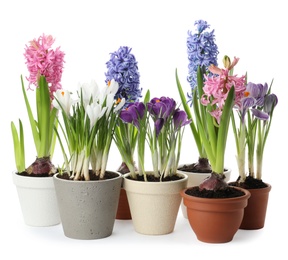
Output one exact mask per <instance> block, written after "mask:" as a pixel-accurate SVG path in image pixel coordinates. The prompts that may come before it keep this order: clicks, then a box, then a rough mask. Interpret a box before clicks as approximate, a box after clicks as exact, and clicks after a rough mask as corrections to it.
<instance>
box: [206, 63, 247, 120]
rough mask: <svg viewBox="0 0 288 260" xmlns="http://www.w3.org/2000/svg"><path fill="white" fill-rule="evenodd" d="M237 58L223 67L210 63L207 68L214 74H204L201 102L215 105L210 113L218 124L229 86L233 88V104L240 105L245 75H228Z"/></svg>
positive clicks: (244, 88)
mask: <svg viewBox="0 0 288 260" xmlns="http://www.w3.org/2000/svg"><path fill="white" fill-rule="evenodd" d="M238 60H239V58H234V60H233V62H232V64H230V62H229V63H227V65H226V66H225V67H226V68H225V69H220V68H218V67H216V66H214V65H211V66H210V67H209V70H210V71H211V72H212V73H213V74H216V75H213V76H212V77H209V76H205V85H204V87H203V91H204V94H203V95H202V97H201V103H202V104H203V105H205V106H207V105H208V104H210V105H212V106H213V105H215V107H214V109H213V110H212V111H211V112H210V114H211V115H212V116H213V117H214V118H215V119H216V120H217V123H218V124H220V119H221V115H222V110H223V106H224V104H225V100H226V98H227V96H228V92H229V90H230V89H231V87H232V86H234V89H235V100H234V104H235V105H240V103H241V99H242V98H243V96H244V92H245V90H246V87H245V76H241V77H237V75H230V71H231V70H232V69H233V67H234V66H235V65H236V64H237V62H238Z"/></svg>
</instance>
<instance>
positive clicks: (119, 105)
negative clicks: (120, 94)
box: [114, 98, 126, 112]
mask: <svg viewBox="0 0 288 260" xmlns="http://www.w3.org/2000/svg"><path fill="white" fill-rule="evenodd" d="M125 102H126V100H125V98H122V99H121V101H120V102H119V103H118V105H117V106H116V107H115V108H114V112H117V111H119V110H120V109H121V108H122V107H123V106H124V105H125Z"/></svg>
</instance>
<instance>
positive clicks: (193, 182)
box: [178, 165, 231, 218]
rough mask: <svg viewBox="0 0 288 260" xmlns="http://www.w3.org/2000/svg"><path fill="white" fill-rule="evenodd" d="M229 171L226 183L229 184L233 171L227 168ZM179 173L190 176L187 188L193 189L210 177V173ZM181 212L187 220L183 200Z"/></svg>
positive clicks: (226, 174) (226, 173)
mask: <svg viewBox="0 0 288 260" xmlns="http://www.w3.org/2000/svg"><path fill="white" fill-rule="evenodd" d="M182 166H183V165H180V166H179V167H178V168H181V167H182ZM226 169H227V171H225V176H226V178H225V181H226V182H228V181H229V180H230V177H231V169H230V168H226ZM178 172H179V173H185V174H187V175H188V183H187V187H193V186H198V185H199V184H200V183H201V182H202V181H204V180H205V179H206V178H208V177H209V176H210V173H198V172H186V171H180V170H178ZM181 211H182V214H183V216H184V217H185V218H187V209H186V206H185V205H184V203H183V200H182V202H181Z"/></svg>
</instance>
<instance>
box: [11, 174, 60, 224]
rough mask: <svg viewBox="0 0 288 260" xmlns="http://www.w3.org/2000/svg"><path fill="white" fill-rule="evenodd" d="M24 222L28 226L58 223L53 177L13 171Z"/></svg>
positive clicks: (58, 215)
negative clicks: (20, 173)
mask: <svg viewBox="0 0 288 260" xmlns="http://www.w3.org/2000/svg"><path fill="white" fill-rule="evenodd" d="M12 177H13V183H14V184H15V186H16V189H17V193H18V198H19V202H20V206H21V210H22V215H23V218H24V222H25V223H26V224H27V225H28V226H34V227H46V226H53V225H57V224H59V223H60V214H59V210H58V204H57V199H56V193H55V188H54V183H53V177H29V176H21V175H19V174H17V172H13V174H12Z"/></svg>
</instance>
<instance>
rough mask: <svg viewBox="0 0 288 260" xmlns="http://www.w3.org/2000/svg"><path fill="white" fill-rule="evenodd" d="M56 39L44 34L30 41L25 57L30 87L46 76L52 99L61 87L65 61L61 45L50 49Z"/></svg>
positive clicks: (36, 84)
mask: <svg viewBox="0 0 288 260" xmlns="http://www.w3.org/2000/svg"><path fill="white" fill-rule="evenodd" d="M54 41H55V39H53V37H52V36H51V35H44V34H43V35H42V36H40V37H39V38H38V40H36V39H34V40H33V41H30V46H27V45H26V48H25V53H24V57H25V58H26V64H27V68H28V71H29V72H30V75H29V77H26V78H27V80H28V81H29V86H28V88H29V89H31V84H33V85H35V86H36V87H38V79H39V76H40V75H42V76H45V78H46V81H47V82H48V86H49V90H50V98H51V100H52V99H53V98H54V95H53V93H54V92H55V91H56V90H57V89H61V88H62V86H61V83H60V81H61V77H62V70H63V63H64V55H65V54H64V52H62V51H60V47H58V48H56V49H55V50H53V49H50V48H51V46H52V44H53V43H54Z"/></svg>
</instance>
